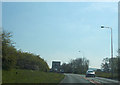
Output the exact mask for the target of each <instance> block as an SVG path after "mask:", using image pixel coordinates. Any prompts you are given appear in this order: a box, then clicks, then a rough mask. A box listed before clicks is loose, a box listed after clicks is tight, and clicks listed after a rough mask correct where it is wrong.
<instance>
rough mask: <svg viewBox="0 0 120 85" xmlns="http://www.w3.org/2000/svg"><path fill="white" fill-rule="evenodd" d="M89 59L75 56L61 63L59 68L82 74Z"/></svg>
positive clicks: (86, 67)
mask: <svg viewBox="0 0 120 85" xmlns="http://www.w3.org/2000/svg"><path fill="white" fill-rule="evenodd" d="M88 67H89V60H87V59H86V58H77V59H74V60H71V61H70V62H69V63H68V64H66V63H63V64H62V66H61V68H62V69H63V70H64V72H68V73H81V74H84V73H86V71H87V70H88Z"/></svg>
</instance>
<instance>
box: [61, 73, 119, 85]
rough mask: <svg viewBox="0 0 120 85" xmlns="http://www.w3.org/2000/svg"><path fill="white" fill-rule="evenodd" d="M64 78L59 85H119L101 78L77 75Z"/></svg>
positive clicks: (67, 75) (68, 75) (114, 81)
mask: <svg viewBox="0 0 120 85" xmlns="http://www.w3.org/2000/svg"><path fill="white" fill-rule="evenodd" d="M64 75H65V78H64V79H63V80H62V81H61V82H60V84H59V85H120V83H119V82H118V81H117V80H111V79H106V78H101V77H95V78H94V77H85V75H79V74H64Z"/></svg>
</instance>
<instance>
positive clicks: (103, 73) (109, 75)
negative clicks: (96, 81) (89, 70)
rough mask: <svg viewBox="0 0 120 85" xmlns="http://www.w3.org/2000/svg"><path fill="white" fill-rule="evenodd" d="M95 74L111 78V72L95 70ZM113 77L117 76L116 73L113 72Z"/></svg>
mask: <svg viewBox="0 0 120 85" xmlns="http://www.w3.org/2000/svg"><path fill="white" fill-rule="evenodd" d="M96 76H98V77H104V78H112V76H111V73H106V72H96ZM113 78H114V79H117V78H118V74H117V73H114V75H113Z"/></svg>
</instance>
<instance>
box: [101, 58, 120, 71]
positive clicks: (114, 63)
mask: <svg viewBox="0 0 120 85" xmlns="http://www.w3.org/2000/svg"><path fill="white" fill-rule="evenodd" d="M101 68H102V69H103V71H104V72H111V71H112V70H111V69H113V72H114V73H117V72H118V56H117V57H114V58H104V59H103V62H102V64H101Z"/></svg>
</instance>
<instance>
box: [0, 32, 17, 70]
mask: <svg viewBox="0 0 120 85" xmlns="http://www.w3.org/2000/svg"><path fill="white" fill-rule="evenodd" d="M11 36H12V35H11V34H10V33H7V32H3V34H2V68H3V69H6V70H10V69H11V68H13V67H14V66H15V64H16V58H17V57H16V53H17V51H16V49H15V48H14V46H13V44H12V41H11V39H10V38H11Z"/></svg>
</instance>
